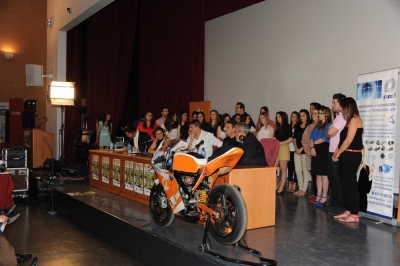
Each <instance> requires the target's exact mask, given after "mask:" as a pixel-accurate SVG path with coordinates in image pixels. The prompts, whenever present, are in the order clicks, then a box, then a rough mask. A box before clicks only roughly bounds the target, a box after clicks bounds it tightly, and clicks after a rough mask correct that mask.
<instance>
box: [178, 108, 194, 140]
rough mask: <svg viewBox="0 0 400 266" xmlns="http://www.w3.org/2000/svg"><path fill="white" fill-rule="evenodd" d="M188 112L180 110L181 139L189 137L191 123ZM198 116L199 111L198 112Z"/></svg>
mask: <svg viewBox="0 0 400 266" xmlns="http://www.w3.org/2000/svg"><path fill="white" fill-rule="evenodd" d="M187 117H188V116H187V113H186V112H185V111H180V112H179V116H178V124H179V125H180V126H181V127H180V129H179V130H180V132H181V135H180V136H181V139H187V138H188V137H189V123H188V122H187ZM196 118H197V112H196Z"/></svg>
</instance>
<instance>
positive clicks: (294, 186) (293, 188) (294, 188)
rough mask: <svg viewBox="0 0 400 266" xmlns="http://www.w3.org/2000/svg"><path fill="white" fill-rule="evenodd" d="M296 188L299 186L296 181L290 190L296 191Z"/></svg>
mask: <svg viewBox="0 0 400 266" xmlns="http://www.w3.org/2000/svg"><path fill="white" fill-rule="evenodd" d="M296 188H297V184H296V183H293V186H292V188H291V189H290V192H295V191H296Z"/></svg>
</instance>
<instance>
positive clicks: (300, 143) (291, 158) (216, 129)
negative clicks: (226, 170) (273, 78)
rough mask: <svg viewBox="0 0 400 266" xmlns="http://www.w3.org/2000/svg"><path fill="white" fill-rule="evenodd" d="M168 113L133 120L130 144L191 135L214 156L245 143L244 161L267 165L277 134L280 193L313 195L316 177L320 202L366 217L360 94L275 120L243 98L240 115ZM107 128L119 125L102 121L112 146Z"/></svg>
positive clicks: (346, 217) (191, 143) (154, 144)
mask: <svg viewBox="0 0 400 266" xmlns="http://www.w3.org/2000/svg"><path fill="white" fill-rule="evenodd" d="M160 114H161V117H160V118H158V119H157V120H156V121H154V116H153V114H152V113H151V112H146V113H145V114H144V116H143V117H142V118H140V119H138V120H136V121H134V122H133V124H129V125H127V126H126V127H125V129H124V131H125V134H126V136H127V137H128V141H127V143H128V144H130V145H131V146H132V147H133V149H135V150H137V151H148V152H155V151H157V150H159V149H162V150H165V149H166V148H167V146H168V145H169V143H170V142H171V141H173V140H176V139H184V140H186V141H187V143H188V148H189V149H190V150H194V149H195V148H196V149H195V150H196V152H198V153H200V154H202V155H203V156H205V157H206V158H208V157H210V156H211V155H212V153H213V146H216V147H220V146H222V145H224V146H233V147H240V148H242V149H243V150H244V154H243V156H242V158H241V160H240V161H239V164H247V165H267V162H266V157H265V152H264V148H265V147H263V146H262V145H261V143H260V140H261V139H265V138H275V139H276V140H278V141H279V143H280V145H279V151H278V155H277V158H276V161H275V164H274V166H276V167H277V168H278V174H277V190H276V193H277V195H282V194H283V193H284V192H285V191H287V192H289V193H293V194H294V195H295V196H299V197H302V196H305V195H307V189H308V184H309V180H310V179H311V183H312V192H310V193H308V194H311V196H310V202H312V203H313V204H314V205H315V206H317V207H324V206H327V205H328V203H330V205H331V206H333V208H334V210H333V212H335V211H336V212H337V213H336V214H337V215H335V216H334V218H335V219H338V220H339V221H342V222H358V221H359V218H358V208H359V207H358V205H359V195H358V188H357V172H358V170H359V166H360V163H361V159H362V149H363V145H362V132H363V123H362V120H361V118H360V116H359V112H358V108H357V104H356V102H355V100H354V99H353V98H350V97H349V98H347V97H346V96H345V95H343V94H341V93H337V94H334V95H333V99H332V106H331V108H329V107H327V106H324V105H321V104H319V103H316V102H312V103H311V104H310V108H309V110H307V109H301V110H300V111H293V112H292V113H291V115H290V118H289V116H288V114H287V113H286V112H283V111H279V112H277V113H276V114H275V119H274V120H275V121H273V119H270V114H269V110H268V107H266V106H263V107H261V108H260V113H259V114H258V116H257V119H256V122H254V121H253V119H252V117H251V116H250V115H249V114H247V113H246V112H245V106H244V104H243V103H241V102H238V103H237V104H236V105H235V114H233V115H232V116H230V115H229V114H227V113H224V114H219V113H218V111H217V110H212V111H211V112H210V120H209V121H206V115H205V114H204V112H203V111H201V110H197V111H194V112H193V113H192V114H191V116H190V118H191V119H190V121H189V116H188V113H187V112H185V111H181V112H179V113H175V112H169V110H168V108H167V107H162V108H161V109H160ZM104 127H106V129H104ZM106 130H108V133H110V132H111V131H110V130H111V123H110V122H107V121H105V122H103V123H102V124H100V123H99V125H98V130H97V135H98V136H100V146H104V147H107V145H103V144H104V142H102V141H101V140H102V138H104V137H102V136H103V132H106ZM144 144H146V145H144ZM147 148H148V149H147ZM266 148H268V147H266ZM342 158H343V160H342ZM329 195H330V196H329ZM330 197H331V198H330Z"/></svg>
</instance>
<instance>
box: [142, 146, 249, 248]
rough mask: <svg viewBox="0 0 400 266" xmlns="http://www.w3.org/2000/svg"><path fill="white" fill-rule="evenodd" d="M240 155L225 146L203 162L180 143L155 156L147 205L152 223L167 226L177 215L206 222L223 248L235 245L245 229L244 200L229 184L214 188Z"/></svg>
mask: <svg viewBox="0 0 400 266" xmlns="http://www.w3.org/2000/svg"><path fill="white" fill-rule="evenodd" d="M202 143H204V142H200V143H199V144H202ZM199 144H198V145H197V146H196V148H197V149H198V148H199ZM172 145H173V146H172ZM242 154H243V150H242V149H240V148H235V147H226V146H225V147H220V148H218V149H216V150H215V151H214V153H213V155H212V156H211V157H210V158H209V159H208V160H207V159H206V158H205V157H204V156H202V155H201V154H198V153H194V152H191V151H188V150H187V149H186V143H184V142H182V141H179V142H178V143H175V144H171V145H170V147H168V149H167V151H166V152H165V153H163V152H158V153H156V154H155V155H154V157H153V161H152V165H153V168H154V173H155V181H154V186H153V188H152V190H151V193H150V202H149V203H150V204H149V205H150V212H151V215H152V218H153V220H154V221H155V222H156V223H157V224H158V225H160V226H169V225H170V224H171V223H172V222H173V220H174V217H175V214H177V213H179V212H181V213H182V214H184V216H185V217H187V218H189V219H200V220H207V219H209V221H208V223H209V231H210V233H211V235H212V236H213V237H214V238H215V239H216V240H217V241H219V242H220V243H222V244H225V245H230V244H235V243H237V242H239V240H240V239H242V237H243V235H244V233H245V231H246V227H247V208H246V204H245V202H244V199H243V197H242V195H241V194H240V192H239V190H238V188H236V187H234V186H233V185H229V184H220V185H216V186H214V185H215V181H216V180H217V178H218V176H220V175H224V174H227V173H229V172H230V171H231V170H232V168H233V167H234V166H235V165H236V164H237V162H238V161H239V159H240V157H241V156H242Z"/></svg>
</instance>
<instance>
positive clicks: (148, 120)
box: [137, 112, 157, 138]
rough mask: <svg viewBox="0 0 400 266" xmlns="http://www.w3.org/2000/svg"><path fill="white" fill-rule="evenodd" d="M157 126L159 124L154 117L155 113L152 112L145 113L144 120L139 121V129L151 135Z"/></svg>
mask: <svg viewBox="0 0 400 266" xmlns="http://www.w3.org/2000/svg"><path fill="white" fill-rule="evenodd" d="M156 127H157V124H156V123H155V122H154V119H153V113H152V112H146V114H145V115H144V119H143V121H142V122H140V123H139V125H138V127H137V130H139V131H140V132H145V133H147V134H149V137H150V138H151V137H152V134H153V130H154V128H156Z"/></svg>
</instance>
